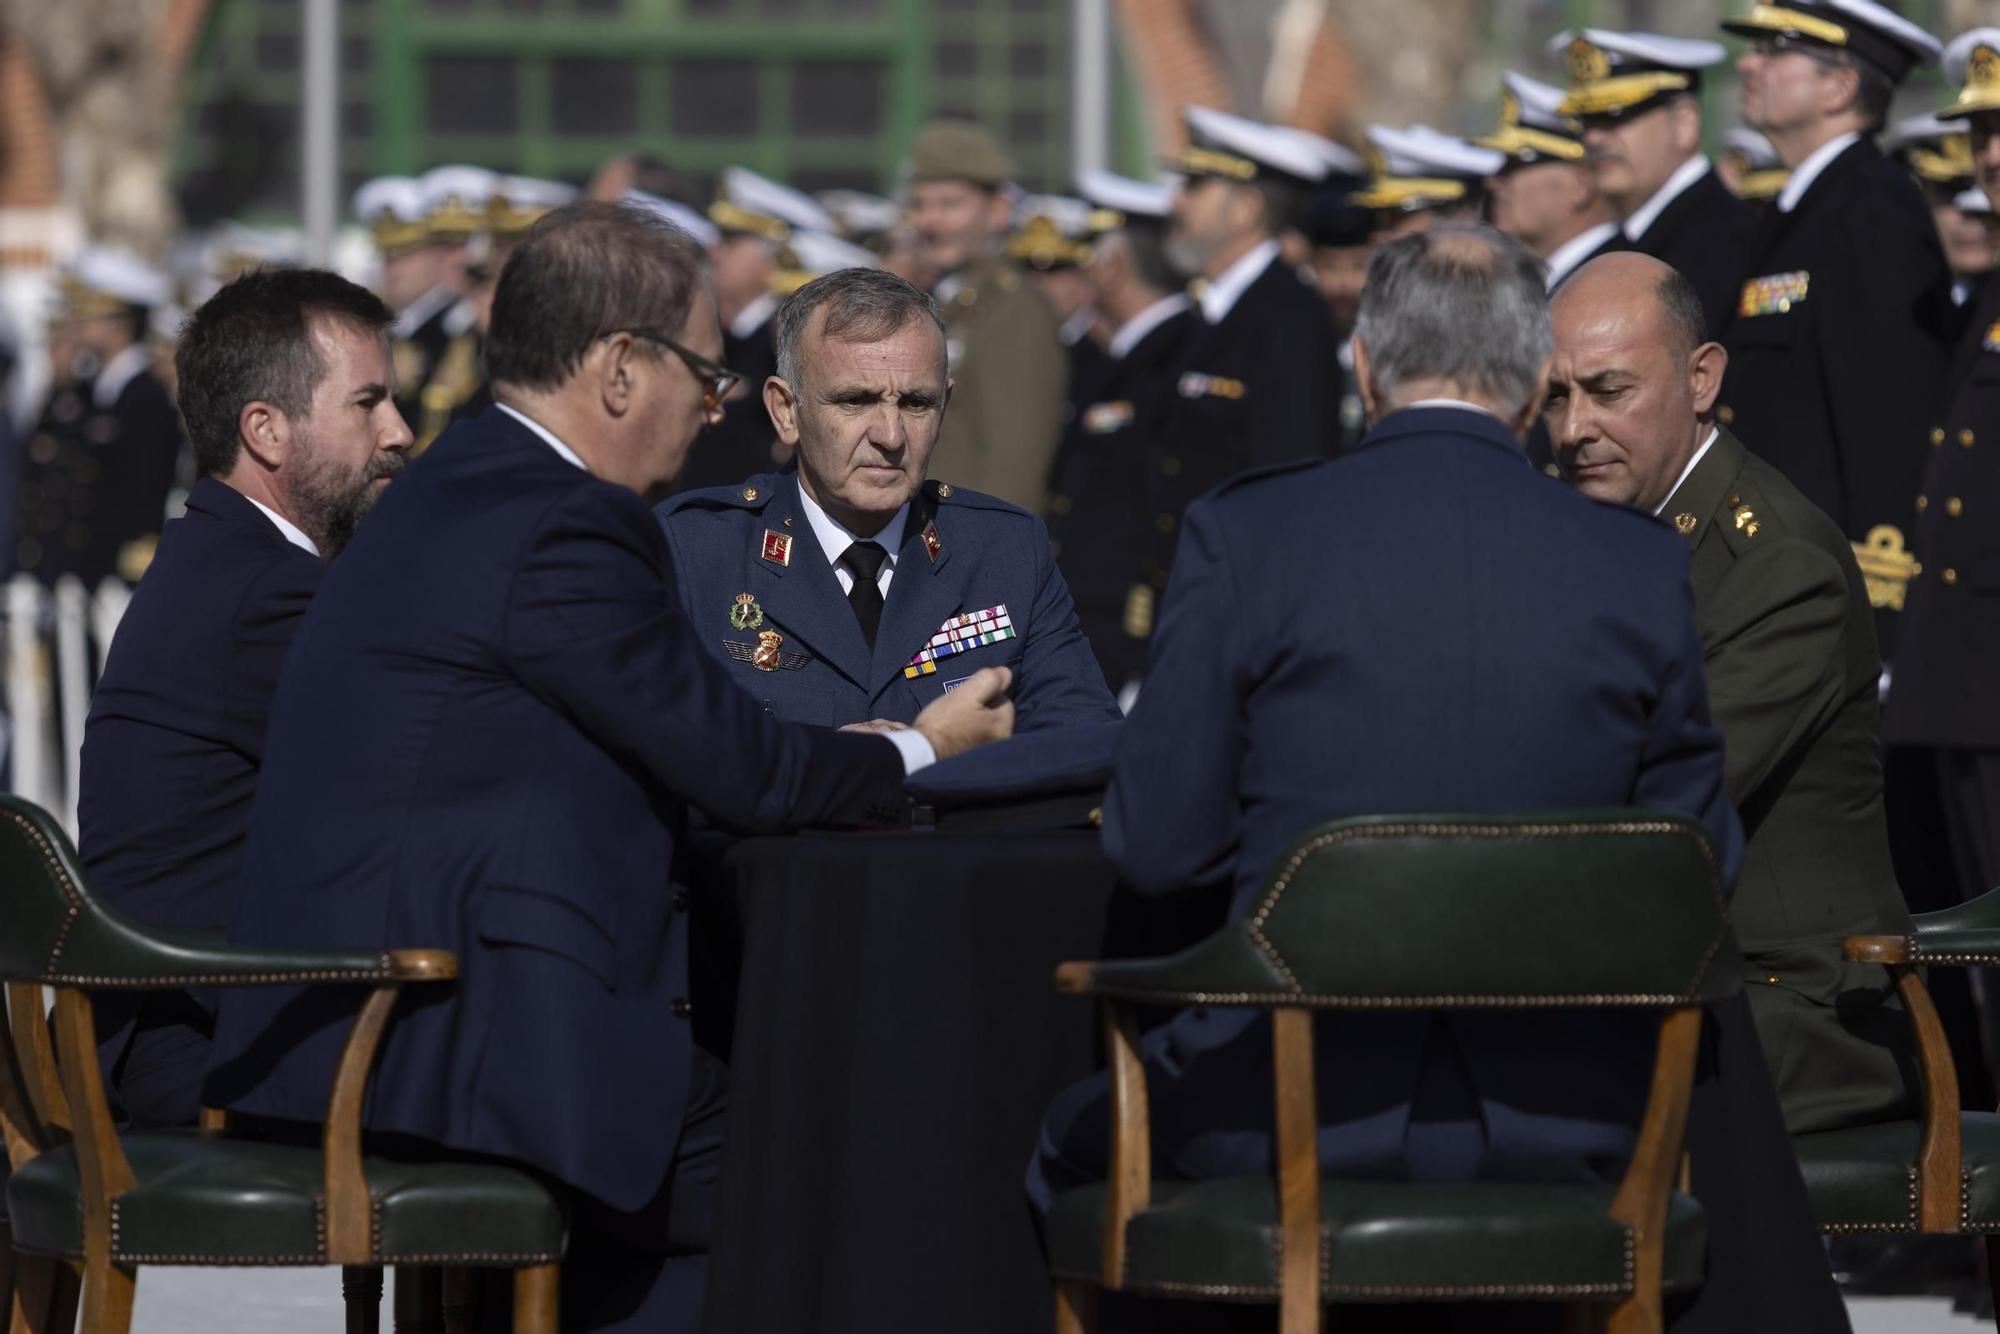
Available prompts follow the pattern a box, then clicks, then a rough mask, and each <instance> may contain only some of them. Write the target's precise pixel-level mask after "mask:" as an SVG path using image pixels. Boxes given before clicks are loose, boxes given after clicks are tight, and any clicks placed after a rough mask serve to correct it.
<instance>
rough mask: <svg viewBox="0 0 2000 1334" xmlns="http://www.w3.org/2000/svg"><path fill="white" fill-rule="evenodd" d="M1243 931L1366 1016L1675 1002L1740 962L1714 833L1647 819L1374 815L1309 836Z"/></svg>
mask: <svg viewBox="0 0 2000 1334" xmlns="http://www.w3.org/2000/svg"><path fill="white" fill-rule="evenodd" d="M1244 927H1245V930H1246V931H1247V932H1248V933H1250V935H1251V936H1252V939H1253V940H1254V941H1256V942H1257V944H1258V947H1259V949H1260V950H1261V951H1263V952H1265V953H1266V954H1267V955H1269V956H1270V957H1271V959H1272V960H1273V962H1274V963H1276V964H1277V965H1278V966H1279V968H1280V969H1281V971H1283V972H1284V973H1286V974H1287V975H1288V976H1290V977H1291V978H1292V979H1294V980H1295V981H1296V983H1297V984H1298V986H1299V987H1300V988H1301V989H1303V990H1304V991H1306V992H1308V993H1311V994H1313V995H1315V996H1316V997H1319V998H1321V999H1322V1000H1323V1001H1333V1000H1336V999H1338V998H1343V997H1344V998H1351V999H1353V1000H1354V1001H1355V1002H1357V1003H1359V1004H1363V1005H1374V1004H1383V1003H1391V1004H1394V1003H1401V1004H1405V1005H1414V1004H1421V1005H1422V1006H1424V1007H1425V1008H1434V1007H1438V1006H1484V1005H1506V1006H1520V1005H1532V1004H1537V1003H1541V1004H1571V1005H1574V1004H1590V1005H1652V1006H1659V1005H1671V1004H1675V1003H1681V1004H1686V1003H1689V1002H1692V1001H1696V1000H1705V999H1712V998H1713V997H1714V996H1715V995H1717V994H1721V993H1719V992H1717V991H1716V988H1717V987H1718V986H1721V987H1722V988H1724V990H1733V989H1734V986H1735V985H1736V984H1737V983H1738V981H1739V974H1740V971H1741V970H1740V965H1739V964H1738V962H1737V959H1736V957H1735V954H1736V952H1735V951H1734V950H1733V949H1725V948H1724V946H1725V944H1726V943H1727V942H1728V940H1729V928H1728V907H1727V903H1726V902H1725V900H1724V898H1723V894H1722V882H1721V874H1720V871H1719V870H1718V868H1717V866H1716V862H1715V856H1714V853H1713V852H1712V850H1711V849H1710V847H1709V842H1708V836H1707V833H1706V831H1705V830H1704V829H1703V828H1702V826H1701V825H1700V824H1698V823H1696V822H1695V821H1693V820H1689V819H1685V818H1681V817H1677V816H1668V815H1659V814H1654V813H1650V812H1646V811H1636V810H1617V811H1579V812H1573V813H1549V814H1519V815H1503V816H1464V815H1454V816H1439V817H1431V816H1401V817H1398V816H1378V817H1369V818H1365V819H1354V820H1340V821H1337V822H1335V823H1333V824H1329V825H1323V826H1321V827H1320V828H1318V829H1316V830H1314V831H1312V832H1311V833H1310V834H1308V835H1307V836H1306V837H1304V838H1303V839H1301V840H1299V842H1298V843H1297V844H1296V845H1295V846H1294V847H1293V849H1292V851H1291V853H1290V854H1289V855H1288V856H1287V857H1286V858H1285V859H1284V860H1283V861H1282V862H1280V863H1279V864H1278V866H1277V867H1276V868H1274V870H1273V871H1272V874H1271V877H1270V879H1269V881H1268V882H1267V883H1266V886H1265V891H1264V894H1263V895H1262V897H1261V898H1260V899H1259V900H1258V903H1257V906H1256V908H1255V910H1254V911H1253V912H1252V913H1251V915H1250V917H1249V918H1247V919H1246V920H1245V923H1244Z"/></svg>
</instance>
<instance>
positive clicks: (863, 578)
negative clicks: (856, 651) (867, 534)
mask: <svg viewBox="0 0 2000 1334" xmlns="http://www.w3.org/2000/svg"><path fill="white" fill-rule="evenodd" d="M887 559H889V553H888V552H887V551H884V550H883V549H882V545H881V543H879V542H856V543H855V544H854V545H853V546H850V547H849V548H848V549H847V550H845V551H843V552H841V553H840V568H841V569H843V570H846V571H847V572H848V573H849V574H850V575H853V576H854V587H853V588H850V589H848V590H847V605H848V606H850V607H852V608H854V619H855V620H857V621H859V622H861V633H862V635H863V637H865V638H866V639H867V640H868V647H869V648H874V647H875V629H876V627H877V626H879V625H881V624H882V586H881V584H879V583H877V582H876V578H877V576H879V575H880V574H881V573H882V562H883V561H885V560H887Z"/></svg>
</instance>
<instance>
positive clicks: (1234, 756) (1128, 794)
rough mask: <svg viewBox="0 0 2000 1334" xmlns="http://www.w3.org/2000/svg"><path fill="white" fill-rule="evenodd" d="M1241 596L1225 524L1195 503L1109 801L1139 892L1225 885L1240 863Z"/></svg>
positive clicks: (1115, 856)
mask: <svg viewBox="0 0 2000 1334" xmlns="http://www.w3.org/2000/svg"><path fill="white" fill-rule="evenodd" d="M1237 601H1238V599H1237V597H1236V594H1235V591H1234V588H1233V580H1232V577H1231V574H1230V570H1229V560H1228V553H1227V551H1226V550H1225V549H1224V544H1223V538H1222V532H1221V528H1220V526H1219V525H1218V524H1217V522H1216V520H1215V518H1214V515H1213V512H1212V510H1211V509H1210V507H1209V505H1208V503H1207V502H1205V501H1197V502H1196V503H1195V504H1193V505H1191V506H1189V508H1188V511H1187V516H1186V521H1185V523H1184V525H1183V527H1182V531H1181V542H1180V548H1179V551H1178V552H1177V553H1176V555H1175V557H1174V572H1173V574H1172V576H1171V577H1170V578H1169V580H1168V583H1167V593H1166V600H1165V607H1164V611H1163V614H1162V616H1161V619H1160V624H1159V630H1158V633H1157V634H1156V635H1155V637H1154V641H1153V652H1152V658H1151V660H1150V663H1149V665H1148V668H1147V672H1146V685H1145V689H1143V690H1141V691H1140V692H1139V702H1138V704H1137V705H1136V706H1134V708H1133V710H1132V714H1131V716H1130V717H1129V718H1127V719H1126V722H1125V729H1124V734H1123V736H1122V738H1121V739H1120V741H1119V744H1118V759H1117V765H1116V768H1115V769H1114V771H1113V774H1112V780H1111V789H1110V791H1109V792H1108V793H1107V794H1106V796H1105V802H1104V850H1105V853H1106V855H1108V856H1109V857H1110V858H1111V861H1112V864H1113V865H1115V866H1116V867H1117V868H1118V870H1119V872H1120V873H1121V874H1122V875H1123V876H1124V877H1125V879H1126V881H1127V882H1128V883H1130V884H1131V885H1132V887H1133V888H1134V889H1137V890H1139V891H1141V892H1142V893H1153V894H1163V893H1168V892H1171V891H1173V890H1177V889H1186V888H1192V887H1194V886H1197V885H1205V884H1215V883H1218V882H1222V881H1226V880H1228V879H1229V878H1230V873H1231V872H1232V870H1233V869H1234V866H1235V861H1236V853H1237V847H1238V844H1239V842H1240V840H1241V821H1242V817H1241V813H1240V811H1239V808H1238V805H1237V797H1236V776H1237V774H1238V773H1239V772H1240V770H1241V767H1242V766H1241V757H1242V747H1243V730H1242V712H1243V699H1244V695H1245V694H1246V693H1247V691H1248V689H1249V680H1248V677H1247V675H1246V674H1245V673H1244V671H1243V668H1242V665H1241V664H1240V662H1239V661H1238V658H1237V654H1236V645H1237V643H1238V641H1239V639H1240V636H1239V635H1238V633H1237V629H1236V605H1237Z"/></svg>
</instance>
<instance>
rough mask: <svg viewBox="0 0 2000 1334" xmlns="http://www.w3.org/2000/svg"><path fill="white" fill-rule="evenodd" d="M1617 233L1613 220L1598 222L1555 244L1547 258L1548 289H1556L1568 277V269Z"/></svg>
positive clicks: (1579, 262)
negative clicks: (1586, 229)
mask: <svg viewBox="0 0 2000 1334" xmlns="http://www.w3.org/2000/svg"><path fill="white" fill-rule="evenodd" d="M1617 234H1618V224H1617V223H1615V222H1600V223H1598V224H1597V225H1596V226H1595V227H1592V228H1591V229H1590V230H1588V231H1583V232H1578V233H1577V234H1576V235H1575V236H1572V237H1570V238H1569V240H1567V241H1564V242H1563V243H1562V244H1561V245H1559V246H1557V247H1556V248H1555V250H1554V251H1553V252H1551V254H1550V255H1549V258H1548V265H1547V267H1548V271H1549V290H1550V291H1551V292H1553V291H1555V290H1556V284H1557V283H1559V282H1561V281H1562V280H1563V279H1565V278H1567V277H1569V275H1570V271H1571V270H1573V269H1575V268H1576V266H1577V265H1579V264H1581V263H1583V261H1584V260H1585V259H1587V258H1588V257H1589V256H1590V252H1591V251H1593V250H1595V249H1597V247H1599V246H1601V245H1603V244H1604V243H1605V242H1606V241H1609V240H1610V239H1611V238H1612V237H1614V236H1616V235H1617Z"/></svg>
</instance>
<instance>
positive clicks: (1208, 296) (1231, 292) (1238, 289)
mask: <svg viewBox="0 0 2000 1334" xmlns="http://www.w3.org/2000/svg"><path fill="white" fill-rule="evenodd" d="M1277 260H1278V243H1277V242H1276V241H1265V242H1263V243H1262V244H1260V245H1258V246H1256V247H1255V248H1254V249H1252V250H1251V251H1250V253H1249V254H1247V255H1245V256H1243V257H1242V258H1241V259H1239V260H1237V261H1236V262H1235V263H1234V264H1231V265H1230V266H1229V267H1228V268H1226V269H1224V270H1223V271H1222V272H1221V273H1220V274H1219V275H1217V277H1216V278H1215V280H1214V281H1213V282H1210V283H1209V284H1208V285H1207V286H1206V287H1204V288H1203V289H1202V293H1201V298H1200V299H1201V314H1202V318H1203V319H1205V320H1207V321H1208V322H1209V323H1210V324H1220V323H1222V321H1223V320H1224V318H1226V317H1227V316H1228V314H1229V312H1230V311H1231V310H1232V309H1234V308H1235V306H1236V301H1237V298H1239V297H1241V296H1242V295H1243V293H1244V291H1245V290H1246V289H1248V287H1249V286H1250V284H1251V283H1254V282H1256V281H1257V280H1258V279H1259V278H1261V277H1263V276H1264V270H1266V269H1268V268H1270V267H1271V265H1273V264H1275V263H1276V262H1277Z"/></svg>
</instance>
